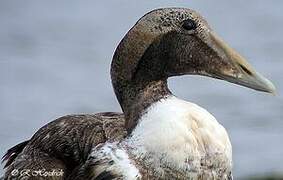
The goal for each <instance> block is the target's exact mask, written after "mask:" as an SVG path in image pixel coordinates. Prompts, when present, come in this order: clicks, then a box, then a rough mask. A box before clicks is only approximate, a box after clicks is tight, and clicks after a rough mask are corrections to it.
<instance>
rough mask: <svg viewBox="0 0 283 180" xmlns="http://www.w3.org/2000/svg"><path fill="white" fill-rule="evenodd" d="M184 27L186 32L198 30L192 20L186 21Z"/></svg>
mask: <svg viewBox="0 0 283 180" xmlns="http://www.w3.org/2000/svg"><path fill="white" fill-rule="evenodd" d="M182 27H183V28H184V29H186V30H188V31H189V30H195V29H196V28H197V25H196V23H195V22H194V21H193V20H191V19H186V20H184V21H183V24H182Z"/></svg>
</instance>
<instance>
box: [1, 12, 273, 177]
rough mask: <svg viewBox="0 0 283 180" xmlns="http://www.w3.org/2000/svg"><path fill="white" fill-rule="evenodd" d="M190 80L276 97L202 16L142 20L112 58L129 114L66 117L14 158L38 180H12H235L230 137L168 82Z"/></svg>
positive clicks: (10, 167)
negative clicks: (213, 81)
mask: <svg viewBox="0 0 283 180" xmlns="http://www.w3.org/2000/svg"><path fill="white" fill-rule="evenodd" d="M185 74H190V75H203V76H209V77H213V78H217V79H222V80H226V81H229V82H232V83H236V84H239V85H242V86H246V87H249V88H252V89H255V90H259V91H264V92H270V93H273V92H274V90H275V88H274V86H273V85H272V83H271V82H270V81H268V80H267V79H265V78H264V77H263V76H261V75H260V74H259V73H257V72H256V71H255V70H254V69H253V68H252V67H251V66H250V65H249V64H248V63H247V62H246V60H245V59H244V58H243V57H242V56H241V55H240V54H238V53H237V52H236V51H235V50H233V49H232V48H230V47H229V46H228V45H227V44H226V43H225V42H224V41H223V40H222V39H220V38H219V37H218V36H217V35H216V34H215V33H214V32H213V30H212V29H211V28H210V27H209V25H208V23H207V22H206V21H205V20H204V18H202V17H201V16H200V15H199V14H198V13H197V12H195V11H193V10H190V9H187V8H162V9H156V10H153V11H151V12H149V13H147V14H146V15H144V16H143V17H142V18H141V19H140V20H138V22H137V23H136V24H135V25H134V26H133V27H132V28H131V29H130V30H129V32H128V33H127V34H126V35H125V37H124V38H123V39H122V41H121V42H120V43H119V45H118V47H117V49H116V51H115V53H114V56H113V60H112V64H111V79H112V84H113V87H114V91H115V94H116V97H117V99H118V101H119V103H120V105H121V108H122V110H123V114H119V113H99V114H94V115H73V116H65V117H62V118H59V119H57V120H55V121H53V122H51V123H49V124H47V125H46V126H44V127H43V128H41V129H40V130H39V131H38V132H37V133H36V134H35V135H34V136H33V137H32V138H31V139H30V140H29V141H26V142H24V143H22V144H19V145H17V146H15V147H14V148H12V149H11V150H9V151H8V152H7V154H6V155H5V156H4V160H8V161H7V164H6V167H7V171H6V173H5V178H6V179H21V178H22V179H25V178H30V176H27V175H26V174H25V176H23V175H22V174H17V175H16V176H15V175H14V176H13V173H12V172H13V171H14V170H15V169H17V170H22V169H29V170H31V171H33V170H34V171H36V170H38V169H45V170H52V169H61V170H62V171H63V172H64V173H63V175H62V176H60V177H58V176H56V177H55V176H53V177H48V178H49V179H72V180H73V179H93V180H102V179H103V180H108V179H128V180H135V179H232V148H231V143H230V140H229V137H228V135H227V132H226V130H225V129H224V128H223V126H222V125H220V124H219V123H218V122H217V121H216V119H215V118H214V117H213V116H212V115H211V114H210V113H208V112H207V111H206V110H204V109H203V108H201V107H199V106H198V105H196V104H194V103H190V102H187V101H184V100H181V99H179V98H177V97H176V96H174V95H173V94H172V93H171V91H170V90H169V88H168V86H167V79H168V78H169V77H172V76H179V75H185ZM31 176H32V174H31ZM31 178H34V177H31ZM40 178H41V179H46V177H39V176H37V177H36V179H40Z"/></svg>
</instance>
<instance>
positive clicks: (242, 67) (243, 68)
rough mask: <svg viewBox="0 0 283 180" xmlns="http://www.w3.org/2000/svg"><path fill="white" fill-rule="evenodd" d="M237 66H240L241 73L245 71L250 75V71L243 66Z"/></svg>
mask: <svg viewBox="0 0 283 180" xmlns="http://www.w3.org/2000/svg"><path fill="white" fill-rule="evenodd" d="M239 66H240V67H241V69H242V70H243V71H245V72H246V73H247V74H248V75H252V73H251V71H250V70H248V69H247V68H246V67H245V66H243V65H241V64H239Z"/></svg>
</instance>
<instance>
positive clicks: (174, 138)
mask: <svg viewBox="0 0 283 180" xmlns="http://www.w3.org/2000/svg"><path fill="white" fill-rule="evenodd" d="M127 143H129V144H131V145H133V146H135V147H139V148H137V149H138V150H137V151H139V152H136V154H151V155H152V157H154V158H156V159H157V161H158V162H159V163H169V164H170V166H173V167H176V168H181V169H184V170H190V169H191V170H193V171H194V170H197V169H199V168H200V166H203V164H204V165H207V166H209V165H215V164H217V163H218V164H219V165H218V166H225V169H227V168H228V169H229V168H231V166H232V165H231V164H232V148H231V144H230V141H229V137H228V135H227V132H226V130H225V129H224V128H223V126H222V125H220V124H219V123H218V122H217V121H216V119H215V118H214V117H213V116H212V115H211V114H210V113H209V112H207V111H206V110H205V109H203V108H201V107H199V106H197V105H196V104H193V103H189V102H186V101H183V100H181V99H178V98H176V97H174V96H170V97H167V98H166V99H163V100H161V101H159V102H157V103H155V104H153V105H152V106H151V107H149V109H148V111H147V112H146V113H145V114H144V115H143V116H142V117H141V118H140V120H139V124H138V125H137V127H136V128H135V130H134V131H133V132H132V136H131V137H130V138H129V139H128V140H127ZM161 159H162V160H161ZM201 164H202V165H201Z"/></svg>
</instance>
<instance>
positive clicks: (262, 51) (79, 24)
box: [0, 0, 283, 179]
mask: <svg viewBox="0 0 283 180" xmlns="http://www.w3.org/2000/svg"><path fill="white" fill-rule="evenodd" d="M168 6H179V7H190V8H193V9H195V10H197V11H199V12H200V13H201V14H202V15H203V16H204V17H206V19H207V20H208V22H209V23H210V25H211V26H212V27H213V29H214V30H215V31H216V32H217V33H218V34H219V35H220V36H221V37H222V38H223V39H225V40H226V42H228V43H229V44H230V45H231V46H232V47H234V48H235V49H237V50H238V51H239V52H240V53H241V54H243V55H244V56H245V57H246V58H247V59H248V60H249V62H250V63H251V64H252V65H253V66H254V67H255V68H256V69H257V70H258V71H260V72H261V73H262V74H264V75H265V76H266V77H268V78H269V79H271V80H272V81H273V82H274V84H275V85H276V86H277V96H272V95H268V94H264V93H260V92H256V91H254V90H250V89H247V88H243V87H240V86H237V85H233V84H230V83H226V82H224V81H219V80H213V79H210V78H205V77H197V76H183V77H176V78H171V79H170V81H169V85H170V88H171V90H172V91H173V92H174V93H175V94H176V95H177V96H179V97H181V98H183V99H186V100H188V101H192V102H195V103H197V104H199V105H200V106H202V107H204V108H205V109H207V110H208V111H209V112H211V113H212V114H213V115H214V116H215V117H216V118H217V119H218V121H219V122H220V123H221V124H223V125H224V126H225V127H226V129H227V131H228V132H229V135H230V138H231V141H232V145H233V158H234V176H235V177H236V179H237V178H240V177H244V176H247V175H254V174H265V173H274V172H277V173H280V172H282V171H283V163H282V162H283V122H282V120H283V111H282V110H283V97H282V94H283V81H282V80H283V79H282V78H283V73H282V68H283V36H282V33H283V1H279V0H269V1H263V0H249V1H246V0H238V1H227V0H219V1H206V0H198V1H169V0H155V1H137V0H112V1H73V0H62V1H55V0H48V1H38V0H34V1H31V0H25V1H20V0H18V1H15V0H9V1H8V0H6V1H5V0H1V1H0V155H1V156H2V155H3V154H4V152H5V151H6V150H7V149H8V148H9V147H11V146H13V145H15V144H17V143H19V142H21V141H24V140H26V139H28V138H30V137H31V136H32V135H33V134H34V133H35V132H36V130H37V129H39V128H40V127H41V126H43V125H44V124H46V123H48V122H50V121H51V120H53V119H55V118H58V117H60V116H63V115H66V114H76V113H93V112H101V111H120V108H119V105H118V103H117V101H116V99H115V96H114V93H113V90H112V87H111V83H110V75H109V65H110V61H111V58H112V54H113V52H114V50H115V48H116V46H117V44H118V42H119V41H120V40H121V38H122V37H123V36H124V34H125V33H126V32H127V30H128V29H129V28H130V27H131V26H132V25H133V24H134V23H135V22H136V20H137V19H138V18H139V17H140V16H142V15H143V14H144V13H146V12H148V11H150V10H152V9H154V8H158V7H168ZM2 173H3V170H2V167H1V170H0V174H2Z"/></svg>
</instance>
